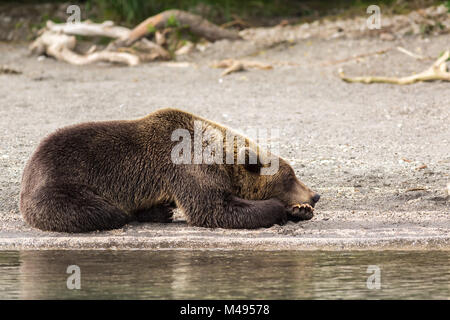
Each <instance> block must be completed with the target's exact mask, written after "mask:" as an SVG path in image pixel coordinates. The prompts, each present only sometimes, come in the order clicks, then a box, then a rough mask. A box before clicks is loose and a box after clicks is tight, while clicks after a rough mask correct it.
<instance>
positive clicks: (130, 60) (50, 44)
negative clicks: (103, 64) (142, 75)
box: [29, 30, 139, 66]
mask: <svg viewBox="0 0 450 320" xmlns="http://www.w3.org/2000/svg"><path fill="white" fill-rule="evenodd" d="M75 46H76V38H75V37H74V36H70V35H66V34H63V33H55V32H52V31H48V30H47V31H44V32H43V33H42V34H41V36H39V37H38V38H37V39H36V40H35V41H34V42H33V43H32V44H31V45H30V47H29V49H30V51H31V52H32V53H35V54H38V55H40V54H44V53H45V54H47V55H48V56H52V57H54V58H56V59H58V60H61V61H65V62H68V63H71V64H76V65H84V64H89V63H93V62H98V61H107V62H114V63H123V64H127V65H129V66H135V65H137V64H139V58H138V57H137V56H136V55H133V54H130V53H126V52H113V51H98V52H91V51H90V52H88V53H87V54H85V55H80V54H78V53H76V52H74V51H73V50H74V49H75Z"/></svg>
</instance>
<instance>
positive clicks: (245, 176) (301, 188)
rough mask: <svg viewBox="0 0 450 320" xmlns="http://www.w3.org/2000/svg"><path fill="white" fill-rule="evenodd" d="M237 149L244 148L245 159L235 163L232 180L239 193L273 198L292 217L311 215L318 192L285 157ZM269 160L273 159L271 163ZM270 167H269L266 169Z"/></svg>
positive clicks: (251, 196)
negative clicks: (298, 173) (279, 202)
mask: <svg viewBox="0 0 450 320" xmlns="http://www.w3.org/2000/svg"><path fill="white" fill-rule="evenodd" d="M241 152H245V163H244V164H241V165H239V166H238V173H237V179H236V181H235V183H236V185H237V189H238V190H240V196H241V197H243V198H245V199H249V200H266V199H271V198H275V199H278V200H280V201H281V202H282V203H283V204H284V206H285V207H286V209H287V210H288V212H290V213H291V214H292V215H293V216H294V220H297V221H298V220H309V219H311V218H312V217H313V210H314V209H313V208H314V206H315V205H316V203H317V202H318V201H319V199H320V195H319V194H317V193H315V192H314V191H312V190H311V189H310V188H308V187H307V186H306V185H305V184H304V183H303V182H301V181H300V180H299V179H298V178H297V177H296V175H295V172H294V169H292V167H291V166H290V165H289V163H287V161H286V160H284V159H282V158H280V157H277V156H275V155H272V154H266V155H265V156H262V155H261V153H260V152H258V154H256V153H255V152H254V151H252V150H251V149H249V148H245V149H242V150H241ZM251 159H253V161H251ZM264 159H265V160H264ZM268 159H271V160H268ZM273 160H276V161H275V162H276V166H275V167H274V163H273V162H274V161H273ZM270 167H271V168H272V170H267V169H268V168H270ZM265 169H266V172H265V173H264V170H265ZM295 218H296V219H295Z"/></svg>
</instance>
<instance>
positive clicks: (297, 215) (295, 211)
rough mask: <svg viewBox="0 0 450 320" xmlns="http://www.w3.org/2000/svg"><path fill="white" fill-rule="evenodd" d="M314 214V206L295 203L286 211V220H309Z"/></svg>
mask: <svg viewBox="0 0 450 320" xmlns="http://www.w3.org/2000/svg"><path fill="white" fill-rule="evenodd" d="M313 216H314V208H313V207H312V206H311V205H309V204H307V203H304V204H296V205H295V206H293V208H292V210H291V211H289V213H288V220H289V221H293V222H299V221H302V220H310V219H311V218H312V217H313Z"/></svg>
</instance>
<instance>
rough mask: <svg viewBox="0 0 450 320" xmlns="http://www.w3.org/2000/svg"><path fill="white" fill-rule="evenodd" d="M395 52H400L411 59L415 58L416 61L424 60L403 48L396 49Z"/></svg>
mask: <svg viewBox="0 0 450 320" xmlns="http://www.w3.org/2000/svg"><path fill="white" fill-rule="evenodd" d="M397 50H398V51H400V52H401V53H404V54H406V55H408V56H410V57H413V58H415V59H417V60H425V57H424V56H421V55H418V54H415V53H413V52H411V51H409V50H406V49H405V48H402V47H397Z"/></svg>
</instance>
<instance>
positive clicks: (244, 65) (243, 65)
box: [211, 59, 273, 76]
mask: <svg viewBox="0 0 450 320" xmlns="http://www.w3.org/2000/svg"><path fill="white" fill-rule="evenodd" d="M211 66H212V67H213V68H226V69H225V70H224V71H223V72H222V74H221V76H226V75H227V74H230V73H233V72H237V71H242V70H246V69H249V68H256V69H262V70H269V69H272V68H273V67H272V66H271V65H270V64H267V63H262V62H258V61H249V60H235V59H225V60H222V61H219V62H216V63H213V64H212V65H211Z"/></svg>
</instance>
